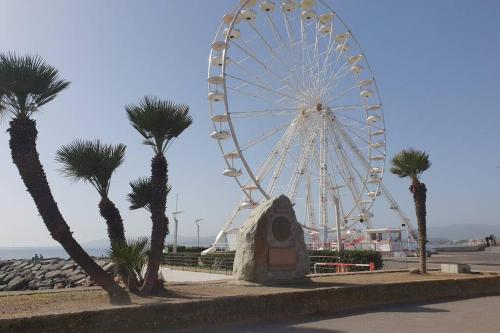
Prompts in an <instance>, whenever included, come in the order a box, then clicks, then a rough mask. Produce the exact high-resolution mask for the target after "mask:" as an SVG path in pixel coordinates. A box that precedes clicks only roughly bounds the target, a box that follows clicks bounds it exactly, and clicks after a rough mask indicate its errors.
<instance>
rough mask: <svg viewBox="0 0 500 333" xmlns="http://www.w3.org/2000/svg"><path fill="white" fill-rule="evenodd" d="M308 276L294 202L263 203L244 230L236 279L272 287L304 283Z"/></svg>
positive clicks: (251, 216)
mask: <svg viewBox="0 0 500 333" xmlns="http://www.w3.org/2000/svg"><path fill="white" fill-rule="evenodd" d="M308 272H309V257H308V255H307V251H306V245H305V242H304V231H303V230H302V226H301V225H300V224H299V223H298V222H297V218H296V217H295V211H294V209H293V207H292V203H291V202H290V199H288V198H287V197H286V196H284V195H282V196H280V197H279V198H274V199H270V200H267V201H264V202H262V203H261V204H260V205H259V206H258V207H257V208H255V209H254V210H253V211H252V212H251V213H250V216H249V217H248V219H247V221H246V222H245V224H244V225H243V226H242V227H241V230H240V233H239V235H238V245H237V250H236V255H235V259H234V266H233V278H234V279H235V280H244V281H249V282H254V283H263V284H268V283H279V282H286V281H296V280H300V279H304V277H305V275H306V274H307V273H308Z"/></svg>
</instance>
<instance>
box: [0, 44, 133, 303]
mask: <svg viewBox="0 0 500 333" xmlns="http://www.w3.org/2000/svg"><path fill="white" fill-rule="evenodd" d="M68 86H69V82H68V81H65V80H63V79H60V78H59V73H58V70H57V69H56V68H54V67H52V66H50V65H47V64H46V63H45V61H44V60H43V59H42V58H41V57H39V56H30V55H27V56H18V55H16V54H13V53H9V54H4V53H2V54H0V96H1V98H2V101H1V103H0V104H1V105H2V106H3V107H2V114H3V115H5V116H7V117H9V128H8V130H7V131H8V133H9V135H10V141H9V145H10V150H11V154H12V159H13V161H14V164H15V165H16V167H17V169H18V171H19V174H20V176H21V179H22V180H23V182H24V184H25V186H26V188H27V190H28V192H29V193H30V195H31V197H32V198H33V201H34V202H35V205H36V208H37V210H38V212H39V214H40V216H41V217H42V219H43V222H44V223H45V225H46V227H47V229H48V230H49V232H50V234H51V236H52V238H53V239H54V240H56V241H57V242H59V243H60V244H61V245H62V247H63V248H64V249H65V250H66V252H67V253H68V254H69V255H70V256H71V258H73V260H75V262H76V263H78V265H80V267H81V268H82V269H83V270H84V271H85V272H86V273H87V274H88V275H89V276H90V277H91V278H92V279H93V280H94V281H95V282H96V283H97V284H98V285H100V286H101V287H102V288H103V289H105V290H106V291H107V292H108V294H109V297H110V300H111V302H113V303H115V302H116V303H118V302H130V298H129V296H128V294H127V293H126V291H125V290H124V289H122V288H120V286H119V285H118V284H117V283H116V282H114V281H113V279H112V278H111V276H109V275H107V274H106V273H105V272H104V270H103V269H102V268H101V267H100V266H99V265H97V264H96V262H95V261H94V260H92V258H91V257H90V256H89V255H88V254H87V253H86V252H85V251H84V250H83V248H82V247H81V246H80V244H78V242H77V241H76V240H75V239H74V238H73V235H72V232H71V230H70V228H69V226H68V224H67V223H66V221H65V220H64V218H63V216H62V214H61V212H60V211H59V208H58V207H57V203H56V201H55V199H54V197H53V195H52V192H51V190H50V187H49V183H48V181H47V177H46V175H45V171H44V169H43V166H42V164H41V162H40V159H39V155H38V151H37V147H36V139H37V136H38V131H37V128H36V121H35V120H34V119H33V116H34V115H35V114H37V112H38V111H40V108H41V107H43V106H44V105H45V104H47V103H48V102H50V101H52V100H53V99H54V98H55V97H56V96H57V95H58V94H59V93H60V92H62V91H63V90H65V89H66V88H67V87H68Z"/></svg>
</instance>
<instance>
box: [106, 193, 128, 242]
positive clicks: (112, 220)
mask: <svg viewBox="0 0 500 333" xmlns="http://www.w3.org/2000/svg"><path fill="white" fill-rule="evenodd" d="M99 212H100V213H101V216H102V217H103V218H104V220H105V221H106V225H107V227H108V237H109V241H110V242H111V246H114V245H126V244H127V240H126V239H125V229H124V228H123V220H122V217H121V215H120V211H119V210H118V208H116V206H115V204H114V203H113V202H112V201H111V200H110V199H109V198H108V197H107V196H103V197H101V201H100V202H99Z"/></svg>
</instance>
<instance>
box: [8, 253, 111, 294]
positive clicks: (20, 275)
mask: <svg viewBox="0 0 500 333" xmlns="http://www.w3.org/2000/svg"><path fill="white" fill-rule="evenodd" d="M99 264H100V265H101V267H104V269H105V271H106V272H108V273H109V274H116V272H117V269H116V265H115V264H114V263H113V262H112V261H111V260H110V259H99ZM89 282H90V279H89V278H88V276H87V274H85V272H84V271H83V270H82V269H81V268H80V266H78V265H76V263H75V262H74V261H73V260H66V259H59V258H53V259H44V260H40V261H33V260H5V261H1V262H0V292H2V291H17V290H37V289H38V290H43V289H59V288H69V287H79V286H89V285H91V283H89Z"/></svg>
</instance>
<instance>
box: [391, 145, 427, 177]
mask: <svg viewBox="0 0 500 333" xmlns="http://www.w3.org/2000/svg"><path fill="white" fill-rule="evenodd" d="M391 164H392V167H391V172H392V173H393V174H395V175H397V176H399V177H401V178H405V177H410V178H412V179H413V180H418V179H419V177H420V175H421V174H422V173H423V172H424V171H425V170H427V169H429V167H430V166H431V162H430V160H429V154H427V153H426V152H424V151H420V150H415V149H411V148H410V149H407V150H402V151H400V152H399V153H397V154H396V155H395V156H394V157H393V158H392V160H391Z"/></svg>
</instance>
